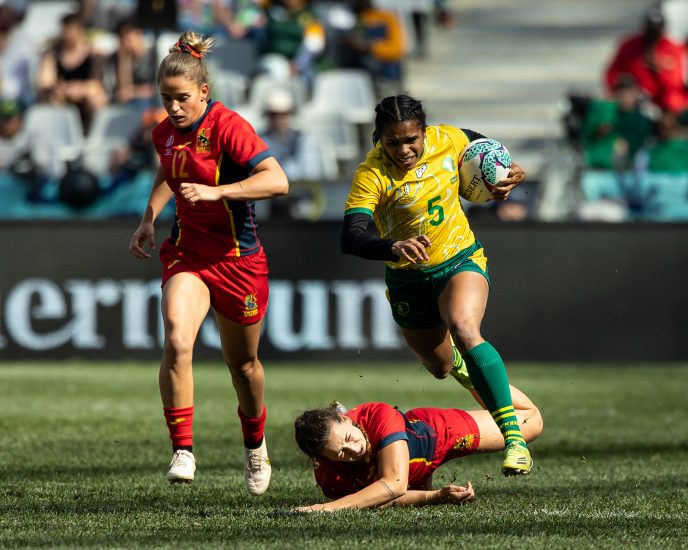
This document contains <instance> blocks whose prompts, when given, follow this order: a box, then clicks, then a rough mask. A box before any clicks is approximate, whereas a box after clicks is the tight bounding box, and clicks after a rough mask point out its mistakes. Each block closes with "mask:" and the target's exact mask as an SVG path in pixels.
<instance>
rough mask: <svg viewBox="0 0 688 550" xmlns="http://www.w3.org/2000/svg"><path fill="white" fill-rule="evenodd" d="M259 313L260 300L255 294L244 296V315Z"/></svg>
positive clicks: (250, 315) (251, 315)
mask: <svg viewBox="0 0 688 550" xmlns="http://www.w3.org/2000/svg"><path fill="white" fill-rule="evenodd" d="M254 315H258V300H257V299H256V295H255V294H247V295H246V298H244V317H253V316H254Z"/></svg>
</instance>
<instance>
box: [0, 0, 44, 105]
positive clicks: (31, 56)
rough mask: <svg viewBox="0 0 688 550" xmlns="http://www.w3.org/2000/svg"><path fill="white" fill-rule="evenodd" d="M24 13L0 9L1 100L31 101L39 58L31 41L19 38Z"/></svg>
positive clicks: (7, 8)
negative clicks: (18, 28) (18, 29)
mask: <svg viewBox="0 0 688 550" xmlns="http://www.w3.org/2000/svg"><path fill="white" fill-rule="evenodd" d="M22 16H23V12H19V11H17V9H16V8H15V7H14V6H13V5H11V4H9V3H6V4H2V5H0V98H1V99H10V100H21V101H22V102H23V103H24V105H25V106H26V105H27V104H29V103H31V102H32V101H33V100H34V78H35V69H36V65H37V63H38V54H37V51H36V50H35V48H34V46H33V44H32V42H31V40H30V39H29V38H28V37H27V36H24V35H20V34H18V31H17V25H18V23H19V22H20V20H21V17H22Z"/></svg>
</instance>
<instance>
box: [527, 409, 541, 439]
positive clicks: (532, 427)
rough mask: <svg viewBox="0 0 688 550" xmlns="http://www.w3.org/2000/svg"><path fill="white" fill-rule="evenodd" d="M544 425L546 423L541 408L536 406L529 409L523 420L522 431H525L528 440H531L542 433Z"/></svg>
mask: <svg viewBox="0 0 688 550" xmlns="http://www.w3.org/2000/svg"><path fill="white" fill-rule="evenodd" d="M543 427H544V424H543V420H542V415H541V414H540V409H538V408H537V407H535V406H534V407H533V408H532V409H529V410H528V412H527V413H526V414H525V416H524V418H523V421H522V422H521V431H522V432H524V437H525V438H526V441H528V442H530V441H532V440H533V439H535V438H537V437H538V436H539V435H540V434H541V433H542V429H543Z"/></svg>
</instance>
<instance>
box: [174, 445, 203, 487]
mask: <svg viewBox="0 0 688 550" xmlns="http://www.w3.org/2000/svg"><path fill="white" fill-rule="evenodd" d="M195 472H196V459H195V458H194V455H193V453H190V452H189V451H184V450H182V449H180V450H178V451H175V453H174V454H173V455H172V462H170V469H169V470H168V471H167V480H168V481H169V482H170V483H191V482H192V481H193V479H194V473H195Z"/></svg>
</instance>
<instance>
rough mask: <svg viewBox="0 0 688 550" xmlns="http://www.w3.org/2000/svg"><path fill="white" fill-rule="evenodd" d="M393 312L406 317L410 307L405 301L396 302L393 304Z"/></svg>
mask: <svg viewBox="0 0 688 550" xmlns="http://www.w3.org/2000/svg"><path fill="white" fill-rule="evenodd" d="M393 307H394V313H396V314H397V315H399V317H406V316H407V315H408V314H409V311H410V308H409V305H408V303H407V302H397V303H395V304H394V306H393Z"/></svg>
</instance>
